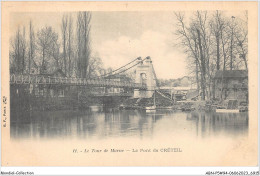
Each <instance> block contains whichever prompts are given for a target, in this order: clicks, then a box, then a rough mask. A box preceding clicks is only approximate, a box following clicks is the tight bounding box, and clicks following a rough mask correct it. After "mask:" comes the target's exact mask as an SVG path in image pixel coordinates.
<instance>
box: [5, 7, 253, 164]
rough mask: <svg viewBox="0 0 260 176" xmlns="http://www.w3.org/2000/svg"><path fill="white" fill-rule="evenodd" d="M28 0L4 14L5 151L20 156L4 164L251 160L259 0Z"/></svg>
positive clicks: (162, 162)
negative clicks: (172, 0) (194, 0)
mask: <svg viewBox="0 0 260 176" xmlns="http://www.w3.org/2000/svg"><path fill="white" fill-rule="evenodd" d="M27 3H28V5H29V6H28V7H27V8H26V9H25V10H7V11H6V14H8V18H7V19H6V20H5V21H3V22H2V31H4V30H6V31H7V33H8V35H6V36H5V38H4V39H2V47H5V46H8V47H6V49H7V50H5V51H2V52H5V56H6V57H4V55H2V56H3V57H2V68H3V67H6V69H5V70H6V74H5V75H3V74H2V86H3V81H5V83H6V84H5V87H6V92H7V93H5V92H3V89H2V98H3V100H2V132H3V129H5V128H8V131H4V134H6V135H7V134H8V135H9V137H7V138H5V137H2V141H3V140H7V141H8V145H7V143H6V145H5V143H2V145H4V146H6V147H4V149H3V150H2V152H3V151H5V152H8V151H12V152H13V154H15V155H16V156H18V157H17V158H19V159H17V158H16V159H14V158H12V157H11V156H10V154H2V158H3V159H2V165H5V166H256V165H257V164H258V162H257V161H258V154H257V153H258V151H257V144H258V142H257V139H258V137H257V136H258V133H257V124H258V121H257V112H258V111H257V102H258V100H253V101H252V98H253V99H254V97H257V89H258V87H257V85H258V84H257V82H254V80H258V77H257V70H258V68H257V50H254V49H250V47H251V46H252V44H253V45H254V44H255V43H256V48H257V39H252V36H254V35H256V36H257V25H256V24H252V21H253V22H254V18H252V17H254V15H255V14H257V10H255V8H253V7H254V5H255V4H254V3H253V4H250V3H244V4H247V5H248V6H245V7H244V8H243V3H241V4H239V3H238V2H237V3H238V4H237V6H234V7H233V6H232V5H231V4H227V5H230V7H229V8H223V6H222V5H223V4H225V2H222V3H217V4H216V6H217V7H220V8H214V3H212V6H211V8H206V6H205V7H204V8H202V9H201V8H199V4H198V5H195V6H194V7H193V8H192V7H191V6H189V7H190V8H187V9H186V8H185V3H184V2H182V3H183V5H181V3H179V7H180V8H177V6H175V7H172V6H173V5H172V6H170V5H171V4H169V7H170V8H167V10H164V8H165V9H166V6H164V5H162V6H161V8H157V7H156V6H157V5H158V4H156V3H155V2H154V3H151V2H150V6H149V3H147V5H148V6H147V7H146V5H145V3H140V4H138V2H136V3H134V2H132V4H131V3H129V4H128V3H123V2H121V3H118V4H116V3H115V4H114V5H113V3H112V2H110V3H108V4H106V5H107V6H106V5H105V4H104V2H103V3H101V2H100V3H97V4H95V3H94V2H92V3H90V2H89V3H87V4H84V3H83V2H82V3H81V4H82V6H81V7H79V5H80V4H78V6H76V4H77V3H75V8H72V9H69V6H70V5H69V3H67V4H66V3H63V4H62V3H58V2H56V4H57V5H59V6H57V8H54V6H53V8H51V7H50V6H51V4H49V5H48V3H43V2H42V4H43V5H44V7H46V8H45V9H44V8H42V9H41V8H40V6H37V7H36V4H33V3H31V4H30V2H27ZM204 3H205V4H206V2H204ZM101 4H103V6H102V5H101ZM162 4H163V3H162ZM207 4H210V2H208V3H207ZM8 5H9V4H8V3H6V4H5V6H4V7H5V8H6V9H8V8H9V7H10V8H11V9H12V8H14V7H21V6H22V4H17V6H15V5H16V4H15V3H13V4H10V6H8ZM12 5H13V6H12ZM30 5H32V6H33V7H35V10H32V11H31V10H28V9H29V7H30ZM71 5H72V6H73V5H74V4H73V3H72V2H71ZM84 5H85V6H84ZM98 5H100V6H98ZM108 5H110V6H111V7H112V9H110V10H109V9H108V7H109V6H108ZM128 5H129V6H128ZM138 5H140V6H139V8H136V6H137V7H138ZM166 5H167V4H166ZM24 6H26V4H24ZM47 6H49V7H47ZM2 7H3V6H2ZM58 7H60V8H61V9H62V8H64V9H62V10H59V9H58ZM149 7H150V8H151V9H149ZM171 7H172V8H171ZM91 8H93V10H92V9H91ZM115 8H117V10H115ZM250 8H253V10H255V11H256V13H253V12H254V11H253V10H252V11H250ZM14 9H16V8H14ZM252 13H253V14H252ZM3 17H4V16H2V18H3ZM256 17H257V16H256ZM250 20H251V21H250ZM4 22H5V23H4ZM7 23H8V25H6V26H5V28H4V29H3V25H5V24H7ZM250 25H252V27H250ZM250 29H255V30H253V32H252V30H251V31H250ZM255 31H256V33H255ZM2 35H3V33H2ZM255 40H256V42H255ZM3 42H5V43H3ZM3 45H5V46H3ZM250 45H251V46H250ZM250 52H251V53H250ZM250 56H252V57H251V58H250ZM3 64H6V65H4V66H3ZM255 71H256V72H255ZM2 73H3V70H2ZM3 77H4V78H3ZM5 105H6V106H5ZM3 106H4V107H3ZM3 108H9V109H4V111H3ZM3 112H5V113H3ZM6 114H8V115H6ZM6 116H8V117H6ZM252 123H254V125H252ZM4 125H6V126H4ZM250 130H251V131H250ZM252 130H254V131H252ZM2 134H3V133H2ZM255 139H256V140H255ZM10 146H11V147H10ZM8 153H9V152H8Z"/></svg>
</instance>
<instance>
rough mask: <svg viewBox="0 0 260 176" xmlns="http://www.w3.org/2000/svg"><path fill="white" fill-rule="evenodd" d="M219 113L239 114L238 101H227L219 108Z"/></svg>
mask: <svg viewBox="0 0 260 176" xmlns="http://www.w3.org/2000/svg"><path fill="white" fill-rule="evenodd" d="M216 112H217V113H239V112H240V109H239V107H238V101H237V100H232V99H230V100H225V101H224V102H223V104H222V105H219V106H217V108H216Z"/></svg>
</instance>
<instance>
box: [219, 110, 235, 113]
mask: <svg viewBox="0 0 260 176" xmlns="http://www.w3.org/2000/svg"><path fill="white" fill-rule="evenodd" d="M216 112H219V113H239V112H240V111H239V109H216Z"/></svg>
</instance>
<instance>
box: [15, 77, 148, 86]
mask: <svg viewBox="0 0 260 176" xmlns="http://www.w3.org/2000/svg"><path fill="white" fill-rule="evenodd" d="M10 84H42V85H47V84H49V85H50V84H51V85H68V86H70V85H71V86H92V87H118V88H133V89H143V90H145V89H147V87H146V86H145V85H142V84H139V83H131V82H123V81H113V80H109V79H87V78H66V77H65V78H63V77H50V76H45V75H15V74H12V75H10Z"/></svg>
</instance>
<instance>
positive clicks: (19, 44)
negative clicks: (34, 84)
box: [10, 27, 26, 74]
mask: <svg viewBox="0 0 260 176" xmlns="http://www.w3.org/2000/svg"><path fill="white" fill-rule="evenodd" d="M25 53H26V40H25V27H23V33H22V34H21V30H20V27H18V29H17V31H16V35H15V36H14V38H13V39H11V51H10V55H11V57H12V58H13V59H12V60H10V65H11V66H10V68H11V72H12V73H19V74H22V73H24V72H25V70H26V63H25V62H26V61H25V57H26V56H25Z"/></svg>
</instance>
